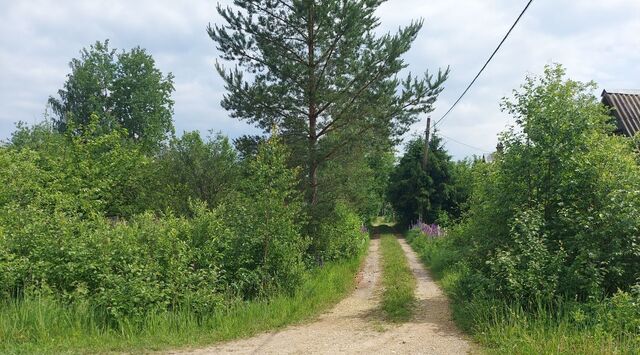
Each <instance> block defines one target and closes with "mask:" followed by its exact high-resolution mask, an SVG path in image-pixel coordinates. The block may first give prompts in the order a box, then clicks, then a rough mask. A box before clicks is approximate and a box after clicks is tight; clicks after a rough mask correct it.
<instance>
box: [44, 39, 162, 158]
mask: <svg viewBox="0 0 640 355" xmlns="http://www.w3.org/2000/svg"><path fill="white" fill-rule="evenodd" d="M69 66H70V67H71V73H70V74H69V75H68V76H67V81H66V82H65V84H64V87H63V88H62V89H60V90H58V95H59V98H54V97H50V98H49V104H50V105H51V108H52V111H53V113H54V115H55V116H56V117H55V119H54V124H55V126H56V127H57V129H58V130H59V131H60V132H65V131H67V129H68V128H69V124H70V123H71V122H73V123H74V126H75V127H76V129H77V130H78V132H77V133H79V134H80V133H81V131H82V130H84V129H85V127H86V126H87V125H88V124H89V121H90V117H91V114H96V115H98V117H100V124H99V127H100V131H102V132H109V131H111V130H113V129H114V128H116V127H120V128H124V129H126V130H127V132H128V133H127V134H128V136H129V138H130V139H132V140H134V141H135V142H137V143H139V144H140V146H141V147H142V149H143V150H144V151H146V152H153V151H155V150H157V149H158V148H159V146H160V144H161V143H162V142H163V141H164V140H165V139H167V138H168V136H169V135H170V134H171V133H173V122H172V116H173V100H171V93H172V92H173V90H174V87H173V75H172V74H171V73H169V74H168V75H166V76H165V75H163V74H162V72H160V70H159V69H157V68H156V66H155V61H154V60H153V57H151V55H150V54H148V53H147V52H146V51H145V50H144V49H142V48H140V47H136V48H133V49H132V50H130V51H129V52H126V51H123V52H122V53H120V54H117V51H116V49H110V48H109V41H108V40H106V41H104V42H96V43H95V44H94V45H92V46H90V47H89V49H86V48H85V49H83V50H82V51H81V52H80V58H79V59H73V60H71V62H70V63H69Z"/></svg>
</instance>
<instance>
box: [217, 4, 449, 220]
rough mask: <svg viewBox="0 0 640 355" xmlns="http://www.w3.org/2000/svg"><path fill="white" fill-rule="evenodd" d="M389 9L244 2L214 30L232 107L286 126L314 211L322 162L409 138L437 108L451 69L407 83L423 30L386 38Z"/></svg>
mask: <svg viewBox="0 0 640 355" xmlns="http://www.w3.org/2000/svg"><path fill="white" fill-rule="evenodd" d="M384 2H385V1H384V0H322V1H318V0H236V1H234V6H228V7H223V6H221V5H218V13H219V14H220V15H221V16H222V18H223V19H224V22H225V23H224V24H217V25H213V26H209V28H208V33H209V36H210V37H211V38H212V39H213V41H214V42H215V43H216V45H217V48H218V49H219V51H220V52H221V59H222V60H223V61H227V62H232V63H234V64H235V67H234V68H233V69H228V68H226V67H225V66H224V65H223V64H222V63H217V64H216V67H217V70H218V72H219V73H220V75H221V76H222V78H223V79H224V81H225V83H226V89H227V93H226V95H225V96H224V98H223V100H222V106H223V107H224V108H225V109H227V110H229V111H230V112H231V115H232V116H233V117H235V118H238V119H241V120H246V121H248V122H250V123H253V124H255V125H257V126H258V127H260V128H262V129H264V130H265V131H268V130H269V129H270V128H271V127H272V126H273V125H274V124H275V125H277V126H278V127H279V129H280V132H281V134H282V136H283V139H284V141H285V143H286V144H288V145H289V146H290V149H291V151H292V153H293V160H294V161H293V163H294V164H299V165H301V166H303V167H304V168H305V175H306V183H305V190H306V193H307V195H306V196H307V202H308V204H309V205H310V206H311V207H312V209H313V207H314V206H316V205H317V203H318V201H319V199H318V191H319V186H318V169H319V168H321V166H322V164H324V163H326V162H327V161H329V160H331V159H334V158H335V157H336V156H337V155H339V154H340V153H341V151H344V150H345V148H346V147H347V146H348V145H350V144H352V143H355V142H358V141H359V140H360V141H361V140H362V139H371V137H372V136H373V137H379V138H380V139H384V140H388V139H389V138H394V137H398V136H399V135H401V134H403V133H405V132H406V130H407V129H408V127H409V126H410V125H411V124H412V123H414V122H415V121H416V120H417V116H418V115H419V114H421V113H425V112H429V111H431V110H432V106H433V104H434V102H435V100H436V97H437V95H438V94H439V93H440V91H441V90H442V84H443V82H444V81H445V79H446V77H447V74H448V69H447V70H445V71H442V70H438V73H437V75H435V76H433V75H431V74H429V73H428V72H427V73H425V74H424V75H422V76H419V77H416V76H414V75H411V74H408V75H407V76H405V77H403V78H400V77H399V74H400V72H401V71H403V69H405V68H406V67H407V65H406V63H405V62H404V61H403V59H402V58H401V57H402V55H403V54H405V53H406V52H407V51H408V50H409V49H410V47H411V44H412V43H413V42H414V40H415V39H416V36H417V35H418V32H419V30H420V29H421V27H422V24H423V23H422V21H417V22H412V23H411V24H409V25H408V26H406V27H404V28H401V29H399V30H398V32H397V33H395V34H390V33H387V34H384V35H377V34H376V30H377V28H378V27H379V25H380V22H379V19H378V18H377V17H376V15H375V11H376V9H377V8H378V7H379V6H380V5H381V4H382V3H384ZM365 137H367V138H365ZM329 138H330V139H329Z"/></svg>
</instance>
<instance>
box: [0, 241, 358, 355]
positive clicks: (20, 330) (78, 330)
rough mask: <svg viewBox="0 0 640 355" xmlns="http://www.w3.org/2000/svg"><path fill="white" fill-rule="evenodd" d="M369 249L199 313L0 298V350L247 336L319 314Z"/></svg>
mask: <svg viewBox="0 0 640 355" xmlns="http://www.w3.org/2000/svg"><path fill="white" fill-rule="evenodd" d="M364 254H365V253H364V252H362V253H361V254H360V255H359V256H358V257H357V258H354V259H352V260H349V261H345V262H340V263H333V264H325V266H324V267H323V268H320V269H317V270H315V271H314V272H312V273H311V274H310V275H309V277H308V278H307V279H306V280H305V281H304V283H303V284H302V286H301V287H300V288H299V289H298V290H297V291H296V292H295V293H294V294H293V295H280V296H275V297H272V298H271V299H269V300H260V301H252V302H237V303H235V304H233V305H231V306H229V307H227V308H226V309H223V310H220V312H217V313H214V314H211V315H209V316H204V317H202V316H201V317H198V316H197V315H196V314H194V313H193V312H191V311H189V310H175V311H172V312H166V311H165V312H157V313H150V314H148V315H146V316H145V317H144V318H142V319H130V320H125V321H123V322H120V324H118V325H117V326H116V327H114V326H108V325H106V324H104V322H103V318H102V317H101V316H100V314H99V313H98V312H96V310H94V309H91V308H90V307H88V306H83V305H74V306H64V305H62V304H60V303H59V302H58V301H55V300H53V299H51V298H47V297H40V298H36V299H26V300H23V301H20V302H15V301H13V302H6V303H4V304H0V353H3V354H4V353H95V352H111V351H114V352H115V351H117V352H122V351H142V350H166V349H170V348H178V347H195V346H204V345H208V344H212V343H215V342H218V341H222V340H230V339H235V338H240V337H247V336H251V335H254V334H257V333H259V332H263V331H266V330H270V329H276V328H280V327H283V326H286V325H289V324H291V323H296V322H301V321H304V320H306V319H309V318H310V317H313V316H316V315H318V314H319V313H321V312H322V311H324V310H326V309H327V308H328V307H330V306H332V305H334V304H335V303H337V302H338V301H339V300H340V299H342V298H343V297H344V296H345V295H346V294H347V293H349V292H350V291H351V290H352V289H353V287H354V285H355V277H354V276H355V273H356V272H357V271H358V269H359V268H360V265H361V263H362V260H363V257H364Z"/></svg>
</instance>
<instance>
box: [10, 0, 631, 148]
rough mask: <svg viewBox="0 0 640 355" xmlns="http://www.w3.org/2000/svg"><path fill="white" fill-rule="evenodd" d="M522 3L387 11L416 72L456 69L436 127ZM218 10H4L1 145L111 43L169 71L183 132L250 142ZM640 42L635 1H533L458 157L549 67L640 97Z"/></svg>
mask: <svg viewBox="0 0 640 355" xmlns="http://www.w3.org/2000/svg"><path fill="white" fill-rule="evenodd" d="M220 2H221V3H230V2H231V1H229V0H224V1H220ZM525 4H526V0H457V1H456V0H389V1H388V2H387V3H385V4H384V5H383V6H382V7H381V8H380V9H379V16H380V17H381V19H382V26H383V30H385V31H386V30H389V31H394V30H395V29H397V28H398V26H402V25H404V24H407V23H408V22H410V21H411V20H412V19H416V18H423V19H424V20H425V26H424V28H423V30H422V32H421V35H420V36H419V38H418V39H417V41H416V43H415V45H414V47H413V49H412V50H411V52H410V53H408V55H407V56H406V60H407V62H408V63H409V65H410V70H411V71H413V72H416V73H419V72H424V71H425V70H430V71H436V70H437V68H439V67H446V66H450V67H451V69H452V73H451V76H450V79H449V81H448V82H447V84H446V89H445V91H444V92H443V93H442V95H441V96H440V99H439V100H438V103H437V109H436V111H435V112H434V113H433V117H434V118H436V119H437V118H439V117H440V116H441V115H442V114H443V113H444V112H445V111H446V110H447V109H448V108H449V106H450V105H451V104H452V103H453V102H454V101H455V99H456V98H457V97H458V95H460V93H461V92H462V90H463V89H464V88H465V86H466V85H467V84H468V83H469V81H470V80H471V79H472V78H473V76H474V75H475V73H476V72H477V71H478V70H479V69H480V67H481V66H482V64H483V63H484V61H485V60H486V59H487V57H488V56H489V55H490V53H491V52H492V51H493V49H494V48H495V46H496V45H497V44H498V42H499V41H500V39H501V38H502V36H503V35H504V34H505V33H506V31H507V30H508V28H509V26H510V25H511V24H512V23H513V21H514V20H515V18H516V17H517V15H518V14H519V13H520V11H521V10H522V8H523V7H524V5H525ZM215 6H216V1H215V0H183V1H177V0H135V1H131V0H108V1H101V0H85V1H80V0H77V1H72V0H24V1H11V0H0V33H1V35H0V139H5V138H7V137H9V135H10V134H11V131H12V130H13V127H14V123H15V122H17V121H25V122H28V123H34V122H37V121H40V120H41V119H42V117H43V112H44V111H45V105H46V101H47V98H48V96H49V95H52V94H54V93H55V92H56V91H57V90H58V89H59V88H60V87H61V86H62V84H63V83H64V81H65V76H66V75H67V74H68V72H69V68H68V62H69V61H70V59H71V58H73V57H77V56H78V52H79V50H80V49H81V48H82V47H85V46H88V45H89V44H91V43H93V42H95V41H96V40H104V39H107V38H108V39H110V40H111V45H112V46H113V47H116V48H120V49H130V48H131V47H134V46H136V45H140V46H141V47H143V48H146V49H147V50H148V51H149V52H150V53H151V54H152V55H153V56H154V58H155V59H156V61H157V64H158V66H159V68H160V69H161V70H162V71H163V72H172V73H173V74H174V75H175V77H176V79H175V81H176V92H175V94H174V99H175V101H176V104H175V126H176V128H177V131H178V132H182V131H184V130H194V129H197V130H201V131H203V132H204V131H208V130H210V129H214V130H220V131H222V132H224V133H226V134H228V135H229V136H231V137H236V136H238V135H240V134H243V133H248V132H255V130H254V129H253V128H251V127H249V126H247V125H246V124H244V123H242V122H238V121H236V120H234V119H232V118H229V117H228V115H227V113H226V112H225V111H224V110H223V109H222V108H221V107H220V104H219V102H220V99H221V97H222V94H223V91H224V88H223V86H222V83H221V80H220V79H219V78H218V77H217V74H216V73H215V70H214V69H213V62H214V60H215V58H216V57H217V53H216V49H215V46H214V44H213V42H212V41H211V40H210V39H209V38H208V36H207V34H206V31H205V29H206V26H207V24H208V23H210V22H212V23H213V22H216V21H218V20H219V18H218V17H217V15H216V11H215ZM639 33H640V0H606V1H602V0H579V1H578V0H534V2H533V4H532V5H531V8H530V9H529V11H528V12H527V14H526V15H525V17H524V18H523V20H522V21H521V22H520V24H519V25H518V27H517V28H516V29H515V30H514V32H513V33H512V35H511V37H510V38H509V39H508V41H507V42H506V43H505V45H504V46H503V48H502V50H501V51H500V52H499V53H498V55H497V56H496V57H495V58H494V60H493V61H492V63H491V64H490V65H489V67H488V68H487V70H486V71H485V72H484V74H483V76H482V77H481V78H480V79H479V81H478V82H477V83H476V85H475V86H474V87H473V89H472V90H471V91H470V93H469V94H468V95H467V96H466V98H465V99H464V100H463V101H462V102H461V103H460V104H459V105H458V107H457V108H456V109H455V110H454V111H453V112H452V113H451V114H450V115H449V116H448V118H447V119H446V120H445V121H444V122H443V123H442V125H441V127H440V130H441V133H442V134H443V135H444V136H445V137H447V143H446V144H447V148H448V149H449V150H450V151H451V152H452V154H453V155H454V156H455V157H457V158H462V157H464V156H468V155H471V154H482V153H483V151H490V150H492V149H493V147H495V144H496V141H497V139H496V135H497V133H498V132H500V131H502V130H503V129H504V128H505V126H506V125H508V124H510V123H512V122H511V120H510V119H509V117H508V116H506V115H505V114H503V113H501V112H500V110H499V102H500V99H501V98H502V97H504V96H507V95H510V93H511V91H512V90H513V89H514V88H516V87H517V86H518V85H519V84H520V83H522V81H523V78H524V77H525V75H527V74H537V73H540V72H541V71H542V70H543V68H544V65H545V64H550V63H554V62H558V63H562V64H564V65H565V66H566V68H567V70H568V73H569V75H570V76H571V77H572V78H574V79H577V80H583V81H588V80H595V81H596V82H597V83H598V84H599V86H600V89H603V88H605V89H640V35H638V34H639ZM600 89H599V90H600ZM598 94H599V93H598ZM423 119H424V118H423ZM423 125H424V123H423V122H421V123H420V124H417V125H416V126H415V127H414V131H422V130H423V129H424V128H423ZM460 142H461V143H464V144H466V145H469V146H472V147H469V146H466V145H463V144H460Z"/></svg>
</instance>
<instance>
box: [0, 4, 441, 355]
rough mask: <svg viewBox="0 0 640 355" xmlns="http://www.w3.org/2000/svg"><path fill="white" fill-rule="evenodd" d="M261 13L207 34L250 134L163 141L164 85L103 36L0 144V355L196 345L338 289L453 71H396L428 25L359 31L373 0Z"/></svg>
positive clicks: (168, 90) (146, 58)
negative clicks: (403, 141) (399, 158)
mask: <svg viewBox="0 0 640 355" xmlns="http://www.w3.org/2000/svg"><path fill="white" fill-rule="evenodd" d="M263 5H264V7H263V6H256V3H255V2H254V1H236V2H234V4H233V6H232V7H230V8H227V7H219V8H218V12H219V14H220V16H221V22H220V23H218V24H213V25H212V26H211V27H210V28H209V29H208V34H209V36H210V37H211V39H212V41H213V43H212V44H213V45H215V46H216V47H217V48H218V50H219V53H220V59H221V62H220V63H229V62H230V63H232V64H233V65H234V68H235V69H234V70H232V71H229V70H226V69H225V68H224V67H223V66H222V64H220V65H218V66H217V69H218V73H219V74H220V75H221V77H222V79H223V80H224V81H225V83H226V86H225V87H226V89H227V92H226V94H225V96H224V98H223V100H222V103H221V104H222V106H223V107H224V108H225V109H227V110H228V111H229V115H230V116H231V117H234V118H237V119H242V120H246V121H247V122H248V123H250V124H253V125H255V126H256V127H257V128H259V129H260V130H261V131H262V134H260V135H256V136H242V137H238V138H237V139H235V140H233V141H231V140H229V139H228V138H227V137H225V136H224V135H223V134H221V133H211V134H210V135H209V136H203V135H201V133H200V132H182V133H181V134H176V132H175V128H174V122H173V104H174V102H173V99H172V95H173V92H174V84H173V79H174V78H173V75H172V74H171V73H167V74H165V73H162V72H161V71H160V70H159V69H158V68H157V67H156V63H155V61H154V59H153V57H152V56H151V55H150V54H149V53H148V52H147V51H145V50H144V49H142V48H140V47H136V48H133V49H131V50H123V51H118V50H116V49H113V48H111V46H110V43H109V42H108V41H104V42H96V43H95V44H93V45H91V46H90V47H88V48H85V49H83V50H82V51H81V52H80V56H79V57H78V58H75V59H73V60H72V61H71V62H70V73H69V74H68V76H67V78H66V80H65V82H64V84H63V85H62V87H61V89H60V90H59V91H58V92H57V93H56V94H55V95H53V96H52V97H51V98H50V99H49V101H48V102H49V106H48V108H47V111H46V112H47V113H46V115H45V117H44V118H43V121H42V122H41V123H37V124H34V125H27V124H23V123H20V124H18V126H17V128H16V130H15V132H13V134H12V135H11V138H10V139H9V140H8V141H7V142H3V144H2V145H0V306H1V307H2V309H1V310H0V317H1V318H0V326H1V327H2V328H1V329H0V351H2V352H9V353H11V352H37V353H39V352H61V351H69V352H94V351H102V350H115V351H120V350H140V351H144V350H145V349H149V348H151V349H159V348H165V347H167V346H175V347H181V346H189V345H193V344H204V343H206V342H209V341H216V340H221V339H229V338H232V337H236V336H243V335H249V334H253V333H255V332H257V331H261V330H267V329H269V328H273V327H280V326H282V325H284V324H287V323H291V322H296V321H300V320H302V319H304V318H305V317H308V316H311V315H314V314H317V312H319V311H320V310H322V309H324V308H325V307H327V306H328V305H330V304H333V303H335V302H336V301H337V300H338V299H339V298H340V297H342V296H343V295H344V294H345V293H346V292H348V290H350V289H351V287H352V284H353V282H354V277H353V276H354V274H355V272H356V270H357V267H358V264H359V261H360V259H361V256H362V253H363V252H364V251H365V250H366V247H367V240H368V230H367V228H366V225H365V221H369V220H370V219H371V217H373V216H376V215H378V213H379V211H380V210H381V209H382V208H383V206H384V205H385V201H384V194H385V191H386V188H387V185H386V184H387V182H388V175H389V173H390V171H391V170H392V167H393V163H394V145H395V143H396V142H397V141H398V139H399V137H400V136H401V135H402V134H403V133H405V132H406V131H407V130H408V128H409V127H410V126H411V124H413V123H415V122H416V121H417V120H418V115H419V114H421V113H425V112H430V111H431V110H432V109H433V103H434V102H435V100H436V98H437V96H438V94H439V93H440V91H441V90H442V84H443V82H444V81H445V79H446V77H447V73H448V72H447V71H438V74H437V75H435V76H432V75H430V74H428V73H425V75H423V76H420V77H414V76H408V77H406V78H405V79H403V80H400V79H398V73H399V72H400V71H403V70H404V69H405V68H406V64H405V63H404V61H403V59H402V56H403V55H404V54H405V53H406V52H407V51H409V49H410V48H411V45H412V43H413V41H414V40H415V38H416V35H417V33H418V31H419V30H420V28H421V26H422V23H421V22H413V23H411V24H409V25H408V26H407V27H405V28H402V29H400V30H399V31H398V32H397V33H395V34H389V35H384V36H373V35H371V34H372V33H375V30H376V27H377V26H379V24H380V23H379V21H378V19H377V18H376V16H375V12H376V8H377V7H378V6H380V5H381V3H379V2H375V3H371V2H355V1H346V2H345V1H337V0H336V1H323V2H296V5H295V6H292V5H291V4H289V2H281V1H279V2H264V3H263ZM235 10H239V11H235ZM247 13H251V15H247ZM273 14H278V16H277V18H276V17H274V16H273ZM301 14H305V15H304V16H302V15H301ZM308 31H312V32H313V33H310V34H309V33H308ZM203 35H204V33H203ZM307 41H310V42H312V43H310V44H309V46H303V47H301V46H300V43H301V42H305V43H306V42H307ZM301 58H304V59H301ZM355 69H357V70H358V72H354V70H355ZM243 74H247V75H246V76H244V75H243ZM203 75H207V73H203ZM347 78H348V80H347ZM61 80H62V78H61ZM309 83H312V85H309ZM215 104H216V103H212V105H215ZM194 119H195V118H194Z"/></svg>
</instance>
